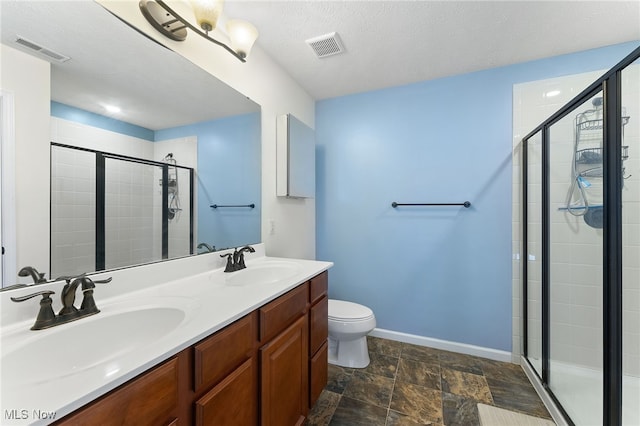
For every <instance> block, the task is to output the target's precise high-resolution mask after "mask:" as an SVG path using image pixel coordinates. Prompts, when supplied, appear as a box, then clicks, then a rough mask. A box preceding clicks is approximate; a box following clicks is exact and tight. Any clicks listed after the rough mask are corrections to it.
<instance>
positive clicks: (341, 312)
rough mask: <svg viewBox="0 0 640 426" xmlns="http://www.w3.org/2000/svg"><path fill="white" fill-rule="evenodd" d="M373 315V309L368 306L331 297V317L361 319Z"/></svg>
mask: <svg viewBox="0 0 640 426" xmlns="http://www.w3.org/2000/svg"><path fill="white" fill-rule="evenodd" d="M372 316H373V311H372V310H371V309H369V308H367V307H366V306H362V305H359V304H357V303H353V302H347V301H344V300H334V299H329V318H331V319H337V320H343V321H344V320H346V321H349V320H359V319H366V318H370V317H372Z"/></svg>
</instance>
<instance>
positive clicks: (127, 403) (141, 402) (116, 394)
mask: <svg viewBox="0 0 640 426" xmlns="http://www.w3.org/2000/svg"><path fill="white" fill-rule="evenodd" d="M177 418H178V362H177V359H176V358H173V359H171V360H169V361H167V362H165V363H164V364H162V365H160V366H159V367H155V368H153V369H152V370H151V371H148V372H146V373H144V374H142V375H141V376H139V377H137V378H135V379H133V380H131V381H130V382H128V383H126V384H124V385H122V386H121V387H119V388H118V389H116V390H114V391H112V392H110V393H109V394H107V395H106V396H104V397H102V398H101V399H99V400H97V401H96V402H94V403H92V404H91V405H89V406H88V407H85V408H82V409H80V410H78V411H76V412H75V413H73V414H71V415H69V416H67V417H65V418H63V419H62V420H61V421H59V422H57V423H56V424H57V425H64V426H71V425H74V426H76V425H77V426H80V425H86V426H92V425H136V426H137V425H141V426H144V425H149V426H157V425H170V424H177V423H174V422H176V420H177Z"/></svg>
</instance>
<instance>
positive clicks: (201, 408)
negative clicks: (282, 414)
mask: <svg viewBox="0 0 640 426" xmlns="http://www.w3.org/2000/svg"><path fill="white" fill-rule="evenodd" d="M256 379H257V375H256V367H255V359H254V358H252V359H248V360H247V361H245V362H244V364H242V365H241V366H240V367H238V368H237V369H236V370H235V371H234V372H233V373H231V374H229V375H228V376H227V377H226V378H225V379H224V380H222V381H221V382H220V383H218V385H217V386H215V387H214V388H213V389H211V390H210V391H209V392H207V393H206V394H205V395H204V396H203V397H202V398H200V399H199V400H198V401H196V423H195V424H196V426H209V425H221V426H222V425H234V426H255V424H256V420H257V417H258V393H257V391H258V387H257V383H256V382H257V380H256Z"/></svg>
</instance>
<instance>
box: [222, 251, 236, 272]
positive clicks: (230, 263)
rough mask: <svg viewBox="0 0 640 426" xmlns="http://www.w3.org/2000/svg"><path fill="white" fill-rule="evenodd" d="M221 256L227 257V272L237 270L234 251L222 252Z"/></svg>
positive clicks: (225, 269)
mask: <svg viewBox="0 0 640 426" xmlns="http://www.w3.org/2000/svg"><path fill="white" fill-rule="evenodd" d="M220 257H226V258H227V266H226V267H225V268H224V271H225V272H233V271H235V270H236V269H235V263H234V260H233V257H234V254H233V253H227V254H221V255H220Z"/></svg>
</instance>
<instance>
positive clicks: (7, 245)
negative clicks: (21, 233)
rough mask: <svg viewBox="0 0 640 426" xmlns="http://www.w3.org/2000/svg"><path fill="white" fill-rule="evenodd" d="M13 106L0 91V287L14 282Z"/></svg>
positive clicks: (9, 97) (8, 95)
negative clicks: (0, 252) (0, 251)
mask: <svg viewBox="0 0 640 426" xmlns="http://www.w3.org/2000/svg"><path fill="white" fill-rule="evenodd" d="M13 105H14V104H13V94H12V93H9V92H6V91H3V90H0V129H1V130H0V165H1V167H0V171H1V172H0V242H1V243H2V255H1V257H0V259H1V261H0V287H5V286H9V285H12V284H15V283H16V281H17V275H16V212H15V205H16V203H15V135H14V125H15V123H14V113H13V108H14V106H13Z"/></svg>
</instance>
